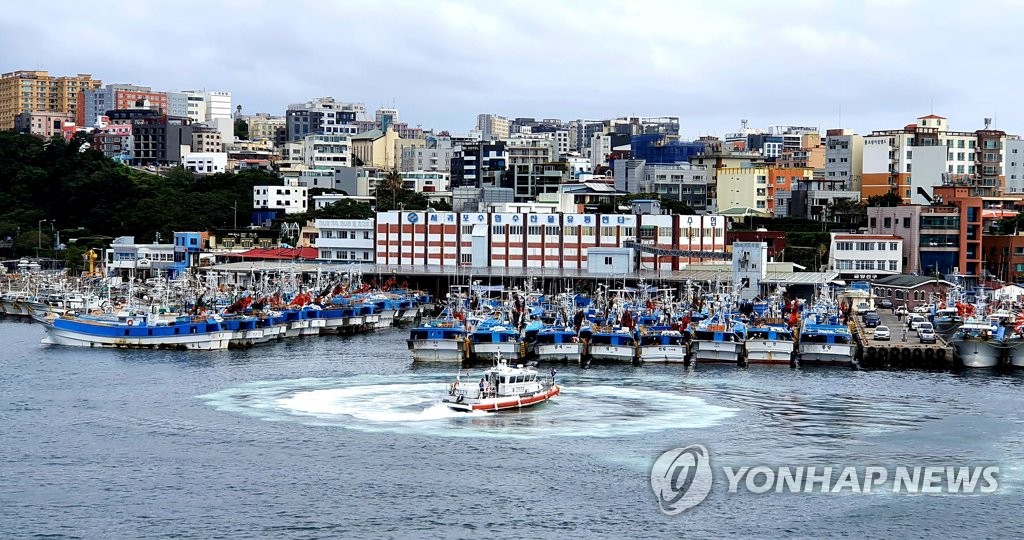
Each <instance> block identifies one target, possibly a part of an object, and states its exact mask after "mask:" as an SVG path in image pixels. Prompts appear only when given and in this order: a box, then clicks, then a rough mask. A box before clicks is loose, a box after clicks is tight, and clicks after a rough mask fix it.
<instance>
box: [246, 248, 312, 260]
mask: <svg viewBox="0 0 1024 540" xmlns="http://www.w3.org/2000/svg"><path fill="white" fill-rule="evenodd" d="M319 255H320V254H319V252H318V251H317V249H316V248H311V247H304V248H256V249H250V250H249V251H243V252H242V253H231V254H230V255H227V256H229V257H242V258H244V259H267V260H294V259H316V258H317V257H318V256H319Z"/></svg>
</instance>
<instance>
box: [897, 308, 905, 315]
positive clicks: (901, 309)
mask: <svg viewBox="0 0 1024 540" xmlns="http://www.w3.org/2000/svg"><path fill="white" fill-rule="evenodd" d="M896 314H897V315H906V314H907V306H899V307H898V308H896Z"/></svg>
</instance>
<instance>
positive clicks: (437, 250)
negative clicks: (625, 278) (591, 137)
mask: <svg viewBox="0 0 1024 540" xmlns="http://www.w3.org/2000/svg"><path fill="white" fill-rule="evenodd" d="M625 242H639V243H643V244H650V245H653V246H659V247H661V246H664V247H666V248H667V249H678V250H692V251H700V252H716V253H725V251H726V242H725V218H724V217H722V216H681V215H626V214H583V213H505V212H496V213H486V212H379V213H378V214H377V221H376V235H375V245H376V263H377V264H409V265H439V266H452V267H456V266H473V267H492V268H502V267H504V268H532V267H536V268H569V269H586V268H587V254H588V250H589V248H591V247H598V248H608V247H614V248H621V247H627V246H624V243H625ZM701 260H703V259H702V257H700V256H699V255H692V256H678V257H677V256H660V257H658V256H655V255H652V254H648V253H644V254H641V255H640V256H639V268H640V269H647V270H651V269H658V270H678V269H680V267H681V265H683V264H685V263H691V262H699V261H701Z"/></svg>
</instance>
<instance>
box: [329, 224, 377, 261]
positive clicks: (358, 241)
mask: <svg viewBox="0 0 1024 540" xmlns="http://www.w3.org/2000/svg"><path fill="white" fill-rule="evenodd" d="M316 228H317V231H318V235H317V237H316V239H315V240H314V245H315V247H316V249H317V251H318V253H319V254H318V256H317V258H318V259H320V260H323V261H331V262H347V263H363V264H373V262H374V257H375V254H374V252H375V249H376V248H375V245H374V230H373V229H374V220H372V219H318V220H316Z"/></svg>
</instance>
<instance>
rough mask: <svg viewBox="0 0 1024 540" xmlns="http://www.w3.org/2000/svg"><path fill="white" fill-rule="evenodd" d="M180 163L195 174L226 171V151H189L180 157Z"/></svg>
mask: <svg viewBox="0 0 1024 540" xmlns="http://www.w3.org/2000/svg"><path fill="white" fill-rule="evenodd" d="M181 165H182V167H184V168H185V169H187V170H189V171H192V172H194V173H196V174H216V173H222V172H225V171H227V168H228V154H227V152H190V153H188V154H185V155H184V156H182V158H181Z"/></svg>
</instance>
